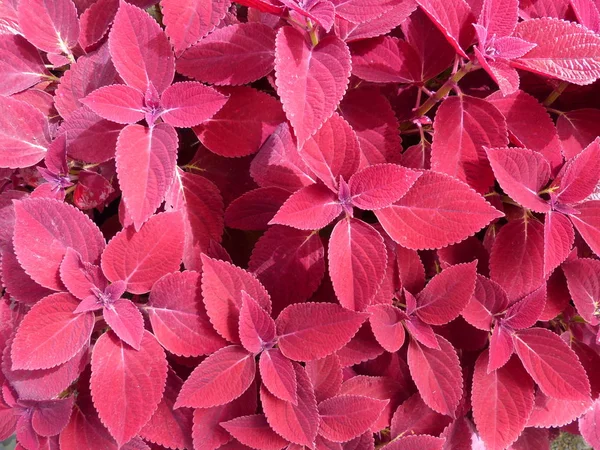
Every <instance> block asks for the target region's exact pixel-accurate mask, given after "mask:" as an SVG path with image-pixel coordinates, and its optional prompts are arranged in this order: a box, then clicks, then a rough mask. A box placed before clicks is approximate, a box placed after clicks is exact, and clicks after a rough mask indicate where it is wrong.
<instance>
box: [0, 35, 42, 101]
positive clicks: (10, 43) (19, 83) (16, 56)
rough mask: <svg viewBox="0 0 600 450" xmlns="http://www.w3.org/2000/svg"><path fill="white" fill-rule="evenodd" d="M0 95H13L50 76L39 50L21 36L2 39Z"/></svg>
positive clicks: (0, 49) (0, 39) (5, 36)
mask: <svg viewBox="0 0 600 450" xmlns="http://www.w3.org/2000/svg"><path fill="white" fill-rule="evenodd" d="M0 74H2V81H0V94H2V95H11V94H14V93H16V92H20V91H23V90H25V89H27V88H29V87H31V86H33V85H34V84H37V83H39V82H40V81H42V79H43V77H44V76H46V75H47V74H48V71H47V70H46V68H45V67H44V62H43V61H42V58H41V57H40V54H39V52H38V50H37V49H36V48H35V47H34V46H33V45H31V44H30V43H29V42H27V41H26V40H25V39H23V37H21V36H19V35H11V34H6V35H3V36H1V37H0Z"/></svg>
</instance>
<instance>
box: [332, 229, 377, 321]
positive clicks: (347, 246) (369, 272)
mask: <svg viewBox="0 0 600 450" xmlns="http://www.w3.org/2000/svg"><path fill="white" fill-rule="evenodd" d="M386 265H387V258H386V251H385V245H384V243H383V238H382V237H381V235H380V234H379V233H378V232H377V230H375V229H374V228H373V227H372V226H371V225H369V224H367V223H365V222H363V221H362V220H358V219H347V220H341V221H340V222H338V223H337V225H336V226H335V228H334V229H333V232H332V233H331V238H330V239H329V276H330V277H331V282H332V283H333V289H334V291H335V294H336V296H337V298H338V300H339V302H340V304H341V305H342V306H343V307H345V308H348V309H350V310H352V311H363V310H364V309H365V308H366V307H367V306H369V304H370V303H371V300H372V299H373V297H374V296H375V294H376V293H377V290H378V289H379V286H380V285H381V282H382V281H383V277H384V276H385V268H386Z"/></svg>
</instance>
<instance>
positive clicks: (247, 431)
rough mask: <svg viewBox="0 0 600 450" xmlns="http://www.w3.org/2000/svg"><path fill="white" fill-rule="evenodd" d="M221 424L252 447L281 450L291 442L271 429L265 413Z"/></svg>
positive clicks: (239, 439) (243, 442)
mask: <svg viewBox="0 0 600 450" xmlns="http://www.w3.org/2000/svg"><path fill="white" fill-rule="evenodd" d="M221 426H222V427H223V428H225V429H226V430H227V431H228V432H229V433H230V434H231V435H232V436H233V437H234V438H236V439H237V440H238V441H240V442H241V443H242V444H244V445H248V446H251V447H252V448H260V449H264V450H280V449H282V448H283V447H285V446H286V445H287V444H288V443H289V442H288V441H286V440H285V439H283V438H282V437H281V436H279V435H278V434H277V433H275V432H274V431H273V430H272V429H271V427H270V426H269V423H268V422H267V419H266V417H265V416H264V414H255V415H252V416H242V417H238V418H236V419H233V420H229V421H227V422H221Z"/></svg>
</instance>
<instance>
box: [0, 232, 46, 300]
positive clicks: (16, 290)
mask: <svg viewBox="0 0 600 450" xmlns="http://www.w3.org/2000/svg"><path fill="white" fill-rule="evenodd" d="M1 275H2V285H3V286H4V289H5V290H6V292H7V293H8V294H10V296H11V297H12V298H14V299H15V300H16V301H18V302H21V303H27V304H33V303H36V302H38V301H39V300H41V299H42V298H44V297H47V296H48V295H50V294H52V293H53V291H51V290H50V289H47V288H45V287H43V286H40V285H39V284H38V283H36V282H35V281H33V280H32V279H31V277H30V276H29V275H27V273H26V272H25V270H24V269H23V267H22V266H21V263H20V262H19V260H18V259H17V256H16V255H15V252H14V249H13V246H12V244H11V245H10V247H7V248H4V249H2V274H1Z"/></svg>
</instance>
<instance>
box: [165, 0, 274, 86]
mask: <svg viewBox="0 0 600 450" xmlns="http://www.w3.org/2000/svg"><path fill="white" fill-rule="evenodd" d="M218 1H221V0H218ZM208 3H210V2H208ZM168 32H169V28H168V24H167V33H168ZM274 63H275V31H273V29H272V28H271V27H269V26H267V25H265V24H262V23H252V22H248V23H240V24H236V25H231V26H228V27H223V28H219V29H218V30H215V31H214V32H213V33H211V34H210V35H209V36H207V37H206V38H204V39H202V40H201V41H200V42H198V43H197V44H196V45H194V46H193V47H192V48H189V49H188V50H186V51H185V52H184V53H183V55H181V57H180V58H178V59H177V72H179V73H182V74H184V75H186V76H188V77H191V78H195V79H196V80H198V81H203V82H205V83H211V84H216V85H229V86H236V85H240V84H246V83H251V82H253V81H256V80H258V79H259V78H262V77H264V76H265V75H268V74H269V73H270V72H271V71H272V70H273V64H274Z"/></svg>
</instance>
